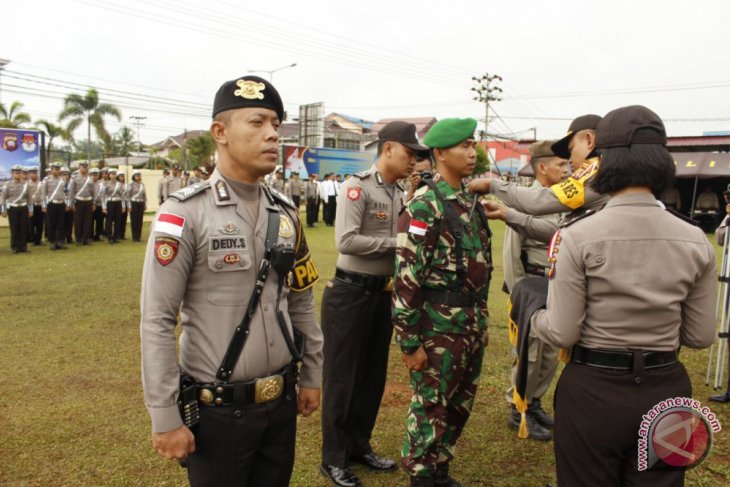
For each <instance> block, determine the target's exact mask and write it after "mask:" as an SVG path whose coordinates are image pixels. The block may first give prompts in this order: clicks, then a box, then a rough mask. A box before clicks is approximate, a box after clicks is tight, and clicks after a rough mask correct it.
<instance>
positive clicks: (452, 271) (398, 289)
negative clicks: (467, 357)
mask: <svg viewBox="0 0 730 487" xmlns="http://www.w3.org/2000/svg"><path fill="white" fill-rule="evenodd" d="M434 182H435V183H436V187H437V188H438V190H439V191H441V193H442V194H443V195H444V198H445V199H446V200H447V201H448V200H451V201H454V202H455V204H454V207H455V209H456V214H457V215H458V217H459V223H460V224H461V225H463V228H464V232H463V234H462V238H461V245H462V248H463V259H464V260H463V262H464V265H465V267H466V278H465V279H464V282H463V284H462V285H461V286H459V279H458V276H457V273H456V264H457V262H456V260H457V259H456V246H455V240H454V235H453V234H452V232H451V231H450V229H449V226H448V222H447V219H446V217H445V214H444V207H443V204H442V203H441V202H440V201H439V199H438V198H437V196H436V194H435V193H434V191H433V190H431V189H429V188H428V187H427V186H424V187H422V188H420V189H419V190H418V191H417V192H416V194H415V196H414V197H413V199H412V200H411V201H410V202H409V203H408V205H407V207H406V208H405V211H404V212H403V213H402V214H401V216H400V219H399V222H398V241H397V249H396V263H395V269H396V270H395V282H394V292H393V324H394V326H395V329H396V333H397V340H398V344H399V345H400V346H401V347H403V348H411V347H417V346H419V345H421V343H422V339H421V336H422V331H424V330H428V331H431V332H435V333H455V334H469V333H483V332H484V330H485V329H486V327H487V316H488V312H487V291H488V289H487V288H488V282H489V272H490V271H489V265H488V255H487V254H488V248H489V235H488V230H487V228H486V227H485V225H484V224H483V222H482V220H481V218H480V216H479V214H478V212H476V211H474V212H473V214H472V216H471V221H470V220H469V210H470V209H471V207H472V202H473V198H472V197H471V196H470V195H468V194H466V193H465V191H464V187H463V186H462V187H461V188H460V189H459V190H455V189H454V188H452V187H451V186H450V185H449V184H448V183H447V182H446V181H444V180H443V179H441V177H440V175H436V176H435V178H434ZM423 288H430V289H435V290H439V291H456V292H459V293H466V294H471V295H474V296H475V297H476V303H477V304H476V306H472V307H450V306H447V305H441V304H432V303H429V302H428V300H425V299H423V296H422V289H423Z"/></svg>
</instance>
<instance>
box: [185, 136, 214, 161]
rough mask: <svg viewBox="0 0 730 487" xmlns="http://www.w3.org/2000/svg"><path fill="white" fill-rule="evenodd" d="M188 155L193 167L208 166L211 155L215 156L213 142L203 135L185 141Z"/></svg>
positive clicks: (210, 138) (211, 138)
mask: <svg viewBox="0 0 730 487" xmlns="http://www.w3.org/2000/svg"><path fill="white" fill-rule="evenodd" d="M187 149H188V154H190V160H191V162H192V163H193V167H195V166H200V165H206V166H207V165H209V164H210V163H211V160H212V157H213V154H215V142H213V137H212V136H211V135H210V134H209V133H206V134H203V135H200V136H198V137H195V138H193V139H190V140H188V141H187Z"/></svg>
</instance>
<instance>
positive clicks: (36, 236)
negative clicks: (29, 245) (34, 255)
mask: <svg viewBox="0 0 730 487" xmlns="http://www.w3.org/2000/svg"><path fill="white" fill-rule="evenodd" d="M45 219H46V216H45V214H44V213H43V209H42V208H41V205H33V216H32V217H31V218H30V221H29V222H28V242H33V243H34V244H36V245H40V244H41V241H42V240H43V222H44V220H45Z"/></svg>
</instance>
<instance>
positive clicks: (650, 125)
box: [596, 105, 667, 149]
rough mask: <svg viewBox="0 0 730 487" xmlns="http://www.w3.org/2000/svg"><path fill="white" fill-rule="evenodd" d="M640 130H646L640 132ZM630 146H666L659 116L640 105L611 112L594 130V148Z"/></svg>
mask: <svg viewBox="0 0 730 487" xmlns="http://www.w3.org/2000/svg"><path fill="white" fill-rule="evenodd" d="M640 129H648V130H641V131H640V132H638V133H637V131H638V130H640ZM631 144H659V145H667V132H666V130H665V129H664V123H663V122H662V119H661V118H659V115H657V114H656V113H654V112H652V111H651V110H649V109H648V108H646V107H644V106H641V105H632V106H628V107H623V108H617V109H616V110H612V111H610V112H608V113H607V114H606V116H605V117H603V120H601V122H600V123H599V124H598V128H597V130H596V147H597V148H599V149H606V148H609V147H628V146H630V145H631Z"/></svg>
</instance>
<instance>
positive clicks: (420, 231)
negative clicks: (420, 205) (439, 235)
mask: <svg viewBox="0 0 730 487" xmlns="http://www.w3.org/2000/svg"><path fill="white" fill-rule="evenodd" d="M427 229H428V225H427V224H426V222H422V221H421V220H416V219H415V218H413V219H411V224H410V225H409V226H408V233H412V234H414V235H418V236H419V237H423V236H424V235H426V230H427Z"/></svg>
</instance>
